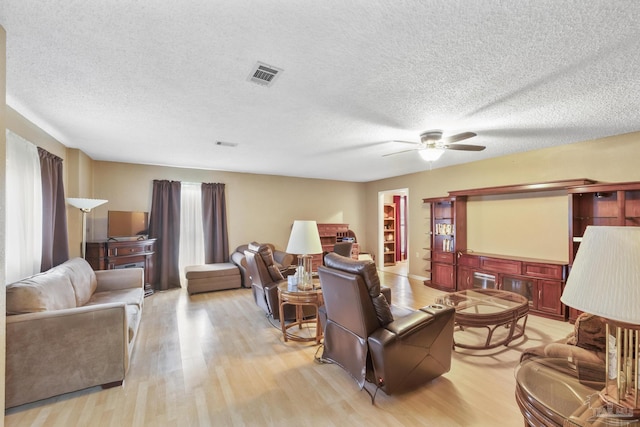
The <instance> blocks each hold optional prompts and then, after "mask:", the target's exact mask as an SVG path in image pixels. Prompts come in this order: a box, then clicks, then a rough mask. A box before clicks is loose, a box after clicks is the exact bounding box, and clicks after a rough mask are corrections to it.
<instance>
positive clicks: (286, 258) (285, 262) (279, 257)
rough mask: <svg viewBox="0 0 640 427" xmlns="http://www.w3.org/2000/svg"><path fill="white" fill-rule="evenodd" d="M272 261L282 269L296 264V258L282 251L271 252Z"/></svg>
mask: <svg viewBox="0 0 640 427" xmlns="http://www.w3.org/2000/svg"><path fill="white" fill-rule="evenodd" d="M273 260H274V261H275V262H277V263H278V264H280V265H281V266H282V267H289V266H290V265H293V264H295V263H296V256H295V255H293V254H289V253H286V252H283V251H273Z"/></svg>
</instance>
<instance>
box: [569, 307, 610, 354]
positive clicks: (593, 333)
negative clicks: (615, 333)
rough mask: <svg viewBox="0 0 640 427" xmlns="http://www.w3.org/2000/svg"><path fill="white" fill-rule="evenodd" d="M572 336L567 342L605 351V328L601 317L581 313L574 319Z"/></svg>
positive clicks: (588, 348) (587, 348) (592, 349)
mask: <svg viewBox="0 0 640 427" xmlns="http://www.w3.org/2000/svg"><path fill="white" fill-rule="evenodd" d="M574 331H575V333H574V336H573V337H571V338H569V340H568V341H567V344H571V345H575V346H578V347H582V348H584V349H585V350H591V351H601V352H604V351H606V341H605V339H606V337H605V334H606V329H605V324H604V321H603V319H602V318H601V317H599V316H596V315H594V314H590V313H581V314H580V315H579V316H578V318H577V319H576V323H575V326H574Z"/></svg>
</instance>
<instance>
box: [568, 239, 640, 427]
mask: <svg viewBox="0 0 640 427" xmlns="http://www.w3.org/2000/svg"><path fill="white" fill-rule="evenodd" d="M560 300H561V301H562V302H563V303H564V304H566V305H568V306H569V307H573V308H576V309H578V310H581V311H584V312H587V313H590V314H595V315H596V316H600V317H602V318H604V319H605V321H606V348H607V350H606V354H605V358H606V366H605V370H606V377H605V378H606V383H605V384H606V385H605V389H604V390H602V391H601V392H600V397H601V398H602V400H603V401H604V402H605V403H606V404H608V405H611V408H612V410H613V412H614V413H615V414H616V415H617V416H628V417H638V416H640V405H639V401H638V398H639V397H640V396H639V394H638V388H639V387H638V382H639V381H640V358H639V357H638V356H639V350H640V347H639V345H640V308H639V307H640V227H602V226H595V227H594V226H589V227H587V229H586V231H585V233H584V236H583V238H582V242H581V243H580V248H579V249H578V253H577V254H576V258H575V260H574V262H573V267H572V268H571V273H570V274H569V277H568V279H567V284H566V286H565V288H564V292H563V293H562V297H561V298H560ZM620 425H621V424H620Z"/></svg>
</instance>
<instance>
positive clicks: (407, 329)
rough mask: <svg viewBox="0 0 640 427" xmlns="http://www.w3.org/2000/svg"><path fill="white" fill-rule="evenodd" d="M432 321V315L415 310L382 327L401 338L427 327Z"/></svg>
mask: <svg viewBox="0 0 640 427" xmlns="http://www.w3.org/2000/svg"><path fill="white" fill-rule="evenodd" d="M432 321H433V316H432V315H430V314H428V313H425V312H423V311H420V310H416V311H414V312H412V313H410V314H409V315H407V316H403V317H400V318H397V319H395V320H394V321H393V322H391V323H389V324H387V325H386V326H385V327H384V328H385V329H386V330H388V331H389V332H391V333H393V334H394V335H395V336H396V337H398V338H400V339H403V338H406V337H408V336H409V335H411V334H413V333H415V332H418V331H420V330H421V329H423V328H425V327H427V326H428V325H429V324H430V323H431V322H432Z"/></svg>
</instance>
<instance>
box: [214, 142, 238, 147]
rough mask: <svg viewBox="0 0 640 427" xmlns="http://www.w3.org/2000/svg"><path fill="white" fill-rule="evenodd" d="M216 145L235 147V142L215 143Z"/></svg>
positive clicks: (236, 144)
mask: <svg viewBox="0 0 640 427" xmlns="http://www.w3.org/2000/svg"><path fill="white" fill-rule="evenodd" d="M216 145H220V146H221V147H237V146H238V143H237V142H226V141H216Z"/></svg>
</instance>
